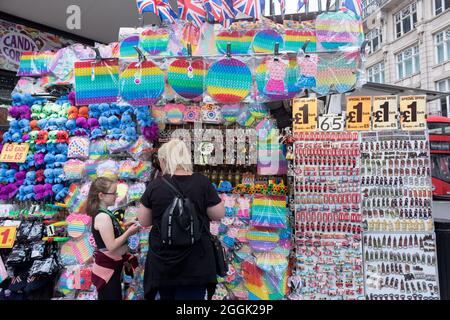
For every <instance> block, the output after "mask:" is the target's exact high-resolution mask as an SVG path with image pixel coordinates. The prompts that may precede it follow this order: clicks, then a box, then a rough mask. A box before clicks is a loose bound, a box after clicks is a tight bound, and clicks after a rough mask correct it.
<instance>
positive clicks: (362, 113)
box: [347, 97, 372, 131]
mask: <svg viewBox="0 0 450 320" xmlns="http://www.w3.org/2000/svg"><path fill="white" fill-rule="evenodd" d="M371 111H372V97H348V98H347V130H349V131H369V130H370V113H371Z"/></svg>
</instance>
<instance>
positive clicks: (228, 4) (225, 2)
mask: <svg viewBox="0 0 450 320" xmlns="http://www.w3.org/2000/svg"><path fill="white" fill-rule="evenodd" d="M222 12H223V15H224V17H225V19H234V18H235V17H236V12H235V11H234V6H233V0H222Z"/></svg>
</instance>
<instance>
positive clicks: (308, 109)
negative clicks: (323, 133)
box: [292, 98, 317, 133]
mask: <svg viewBox="0 0 450 320" xmlns="http://www.w3.org/2000/svg"><path fill="white" fill-rule="evenodd" d="M292 119H293V131H294V133H297V132H304V131H315V130H316V129H317V98H302V99H294V104H293V107H292Z"/></svg>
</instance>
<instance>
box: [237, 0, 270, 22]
mask: <svg viewBox="0 0 450 320" xmlns="http://www.w3.org/2000/svg"><path fill="white" fill-rule="evenodd" d="M265 3H266V1H265V0H233V6H234V10H235V12H236V13H237V12H241V13H243V14H245V15H247V16H250V17H252V18H255V19H260V18H261V8H262V7H265Z"/></svg>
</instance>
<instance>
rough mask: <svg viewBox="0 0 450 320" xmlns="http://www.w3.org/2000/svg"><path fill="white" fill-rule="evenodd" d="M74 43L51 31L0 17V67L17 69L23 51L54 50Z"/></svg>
mask: <svg viewBox="0 0 450 320" xmlns="http://www.w3.org/2000/svg"><path fill="white" fill-rule="evenodd" d="M74 43H75V41H73V40H69V39H66V38H63V37H60V36H57V35H55V34H52V33H48V32H43V31H40V30H37V29H34V28H29V27H27V26H24V25H21V24H17V23H14V22H10V21H6V20H2V19H0V69H4V70H9V71H17V68H18V67H19V62H20V56H21V55H22V53H23V52H27V51H47V50H49V51H50V50H54V51H56V50H59V49H61V48H63V47H67V46H69V45H71V44H74Z"/></svg>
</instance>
